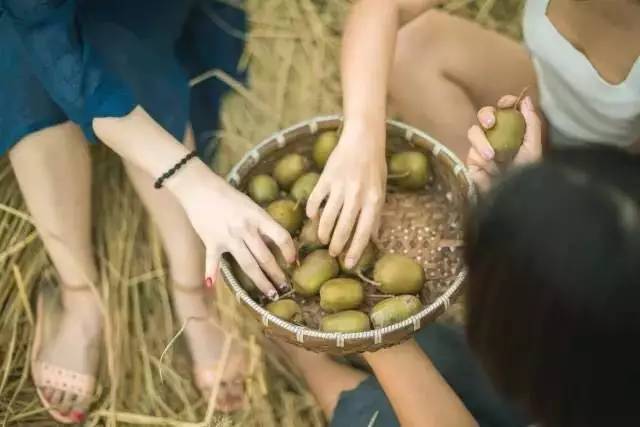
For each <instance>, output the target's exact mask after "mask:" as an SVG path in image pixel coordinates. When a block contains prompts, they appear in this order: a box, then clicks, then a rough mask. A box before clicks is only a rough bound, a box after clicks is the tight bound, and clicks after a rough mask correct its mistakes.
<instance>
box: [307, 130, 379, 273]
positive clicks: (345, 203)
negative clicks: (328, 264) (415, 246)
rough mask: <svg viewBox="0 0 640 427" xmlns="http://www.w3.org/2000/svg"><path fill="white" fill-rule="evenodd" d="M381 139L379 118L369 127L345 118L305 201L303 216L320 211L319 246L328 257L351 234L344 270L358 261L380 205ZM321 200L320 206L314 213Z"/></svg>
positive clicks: (336, 252)
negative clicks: (324, 245)
mask: <svg viewBox="0 0 640 427" xmlns="http://www.w3.org/2000/svg"><path fill="white" fill-rule="evenodd" d="M385 141H386V128H385V123H384V122H382V123H381V124H380V125H379V126H373V127H372V126H370V125H368V124H367V125H365V124H361V123H357V124H352V123H349V122H346V123H345V127H344V129H343V132H342V134H341V136H340V141H339V142H338V145H337V146H336V148H335V149H334V150H333V152H332V153H331V156H330V157H329V160H328V161H327V164H326V166H325V168H324V170H323V172H322V175H321V176H320V179H319V180H318V183H317V184H316V186H315V188H314V190H313V192H312V193H311V195H310V197H309V201H308V202H307V209H306V212H307V216H308V217H309V218H315V217H316V216H317V215H321V216H320V223H319V227H318V237H319V239H320V241H321V242H322V243H323V244H329V253H330V254H331V256H338V255H340V254H341V253H342V251H343V250H345V246H346V244H347V242H348V241H349V238H350V237H351V236H352V234H353V237H352V239H351V244H350V247H349V248H348V250H347V254H346V258H345V264H346V267H347V268H351V267H353V266H354V265H355V264H356V263H357V262H358V260H359V259H360V256H361V255H362V252H363V251H364V249H365V247H366V246H367V244H368V243H369V240H370V239H371V236H372V234H373V233H374V232H375V229H376V227H377V224H378V219H379V216H380V211H381V210H382V206H383V205H384V196H385V189H386V180H387V163H386V159H385ZM324 200H326V205H325V206H324V208H323V210H322V213H320V205H321V203H322V202H323V201H324ZM356 220H357V224H356ZM334 226H335V228H334ZM354 229H355V232H353V233H352V231H353V230H354Z"/></svg>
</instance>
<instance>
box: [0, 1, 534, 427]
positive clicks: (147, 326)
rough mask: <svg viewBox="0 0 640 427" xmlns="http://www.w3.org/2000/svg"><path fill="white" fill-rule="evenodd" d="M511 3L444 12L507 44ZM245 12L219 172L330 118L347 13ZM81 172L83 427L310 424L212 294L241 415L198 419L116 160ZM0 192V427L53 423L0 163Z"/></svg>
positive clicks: (222, 295) (21, 214)
mask: <svg viewBox="0 0 640 427" xmlns="http://www.w3.org/2000/svg"><path fill="white" fill-rule="evenodd" d="M521 2H522V0H500V2H498V1H497V0H452V1H450V2H449V4H448V5H447V6H446V8H447V9H449V10H452V11H454V12H455V13H460V14H462V15H465V16H467V17H470V18H472V19H476V20H478V21H479V22H481V23H482V24H483V25H486V26H489V27H491V28H495V29H498V30H500V31H504V32H506V33H508V34H511V35H513V36H515V37H519V35H520V28H519V25H518V24H517V21H518V19H517V17H518V16H519V6H520V4H521ZM246 7H247V8H248V11H249V16H250V20H251V22H252V30H251V32H250V34H249V35H248V43H247V49H246V55H245V57H244V61H243V64H244V65H245V66H248V68H249V71H250V84H249V88H248V89H245V88H242V87H240V86H239V85H237V84H235V83H234V82H231V81H229V83H230V84H231V85H232V86H233V87H234V89H235V93H234V95H232V96H230V97H229V98H228V99H227V100H226V102H225V106H224V109H223V112H222V123H223V126H222V130H221V131H220V133H219V135H218V138H219V140H220V141H221V143H222V147H221V151H220V155H219V156H218V158H217V162H216V164H215V165H214V167H215V169H217V170H218V171H221V172H224V171H225V170H227V169H228V168H229V166H230V165H231V164H232V162H234V161H236V160H237V159H238V158H239V156H240V155H241V154H242V153H243V152H244V151H246V150H247V149H248V148H249V147H251V146H252V145H253V144H255V143H256V142H257V141H259V140H261V139H262V138H264V137H265V136H267V135H268V134H270V133H272V132H273V131H275V130H277V129H279V128H282V127H284V126H287V125H290V124H292V123H294V122H296V121H299V120H303V119H306V118H308V117H310V116H313V115H316V114H320V113H332V112H336V111H339V105H340V104H339V103H340V86H339V78H338V66H337V59H338V49H339V35H340V28H341V25H342V20H343V19H344V16H345V13H346V11H347V9H348V3H347V2H345V1H344V0H327V1H312V0H297V1H293V0H251V1H249V2H248V4H247V6H246ZM216 77H218V78H221V79H223V80H225V81H228V79H227V78H226V76H224V75H220V74H216ZM320 89H321V90H320ZM94 164H95V168H94V169H95V172H94V173H95V175H96V178H95V182H96V183H97V184H96V187H97V188H96V189H95V191H94V195H95V196H94V197H95V204H94V206H95V210H94V212H96V227H95V244H96V253H97V258H98V264H99V271H100V281H99V284H97V290H98V291H99V292H100V293H101V295H102V297H103V299H104V307H105V309H106V310H105V314H106V317H107V330H106V334H105V335H106V336H105V348H106V351H105V352H104V353H103V355H104V357H103V358H102V359H103V360H102V362H103V363H102V366H101V373H100V384H101V387H100V389H99V390H98V393H99V400H98V402H97V403H96V405H95V406H94V412H93V414H92V415H91V417H90V419H89V421H88V422H87V425H114V426H115V425H151V426H158V425H175V426H179V425H216V426H218V425H219V426H232V425H242V426H258V425H259V426H266V427H269V426H301V425H304V426H320V425H323V423H324V421H323V419H322V416H321V413H320V411H319V409H318V408H317V407H316V405H315V403H314V400H313V398H312V396H311V395H310V394H309V392H308V391H307V390H306V388H305V386H304V384H303V383H302V382H301V381H300V380H299V379H298V378H297V377H296V376H295V375H292V374H291V369H290V367H289V366H288V365H287V362H286V360H285V359H284V358H282V357H281V356H279V354H278V352H277V351H275V350H274V349H273V348H272V347H271V346H270V345H269V344H268V343H265V342H264V340H263V338H262V336H261V334H260V331H259V327H258V325H256V323H255V322H253V321H246V320H243V319H248V318H249V316H246V315H245V316H243V315H242V313H239V312H238V308H237V306H236V305H235V304H234V303H233V302H232V298H230V296H229V294H228V293H227V292H226V291H224V290H222V288H221V287H220V288H219V291H218V293H219V295H218V298H219V301H220V303H219V307H220V308H221V309H224V313H223V314H224V316H223V317H224V320H225V321H226V322H231V323H232V324H236V325H239V329H241V330H239V331H238V332H236V333H235V334H234V335H235V336H237V337H238V338H239V339H240V340H241V341H242V343H243V344H244V345H245V346H246V348H247V349H248V350H249V352H250V354H251V362H252V363H251V372H252V378H253V379H252V381H251V382H250V383H249V384H248V390H249V399H250V408H249V410H248V411H246V412H245V413H243V414H241V415H238V416H236V417H234V418H229V417H222V416H218V415H214V416H211V415H212V414H210V416H209V417H207V418H204V417H205V412H207V411H206V408H207V402H205V401H204V400H203V399H201V398H199V397H198V394H197V393H196V391H195V390H194V388H193V387H192V385H191V384H190V373H189V365H188V358H187V356H186V354H185V352H184V349H183V348H182V345H180V342H179V343H178V344H177V345H176V346H175V347H173V348H172V349H171V350H170V351H168V352H167V354H166V356H165V357H164V358H163V359H162V360H161V359H160V356H161V354H162V351H163V349H164V348H165V346H166V345H167V343H168V342H169V341H170V339H171V338H172V336H174V334H175V333H176V332H177V331H178V330H179V328H180V325H177V324H176V323H175V321H174V320H173V317H172V316H171V308H170V303H169V295H168V293H167V280H166V266H165V262H164V260H163V255H162V251H161V246H160V242H159V239H158V236H157V234H156V233H155V231H154V230H153V229H152V227H151V226H150V225H149V221H148V218H147V216H146V214H145V213H144V212H143V210H142V208H141V205H140V203H139V201H138V200H137V198H136V197H135V195H134V194H133V191H132V189H131V187H130V186H129V184H128V183H127V182H126V180H125V179H124V174H123V172H122V169H121V167H120V165H119V162H118V161H117V159H115V157H114V156H113V155H111V154H109V153H107V152H106V150H105V149H98V150H96V152H95V153H94ZM0 189H1V190H0V423H2V425H32V426H35V425H41V426H49V425H55V423H54V422H53V421H51V420H50V418H48V416H47V414H46V413H45V412H44V411H43V410H42V408H41V406H40V404H39V402H38V400H37V398H36V397H35V392H34V389H33V385H32V383H31V381H30V377H29V371H28V364H27V363H26V362H27V361H28V354H29V351H30V345H31V338H32V333H33V322H34V314H33V311H32V308H31V304H30V302H31V297H32V295H33V294H34V292H33V291H34V288H35V285H36V283H37V281H38V280H39V278H40V277H41V276H42V272H43V271H47V270H50V268H51V267H50V263H49V261H48V259H47V257H46V254H45V252H44V250H43V248H42V245H41V243H40V241H39V239H38V237H37V234H36V233H35V231H34V227H33V226H32V224H31V222H30V218H29V216H28V214H27V213H26V212H27V211H26V208H25V206H24V203H23V201H22V198H21V196H20V192H19V189H18V187H17V185H16V183H15V179H14V177H13V174H12V172H11V169H10V167H9V165H8V162H7V160H6V159H3V160H2V161H1V162H0ZM160 368H162V378H161V376H160V374H159V372H160ZM203 419H204V420H205V421H204V422H201V420H203ZM188 423H195V424H188Z"/></svg>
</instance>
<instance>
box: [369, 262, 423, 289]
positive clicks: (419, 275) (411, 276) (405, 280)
mask: <svg viewBox="0 0 640 427" xmlns="http://www.w3.org/2000/svg"><path fill="white" fill-rule="evenodd" d="M373 280H375V281H376V282H377V283H378V286H379V290H380V292H382V293H385V294H392V295H398V294H416V293H418V292H420V291H421V290H422V287H423V286H424V281H425V277H424V270H423V269H422V266H421V265H420V264H418V263H417V262H416V261H414V260H413V259H411V258H409V257H407V256H404V255H399V254H386V255H385V256H383V257H382V258H380V259H379V260H378V262H376V264H375V266H374V267H373Z"/></svg>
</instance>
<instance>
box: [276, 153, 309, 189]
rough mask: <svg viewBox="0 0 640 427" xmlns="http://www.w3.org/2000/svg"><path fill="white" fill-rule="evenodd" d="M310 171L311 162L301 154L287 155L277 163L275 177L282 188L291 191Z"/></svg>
mask: <svg viewBox="0 0 640 427" xmlns="http://www.w3.org/2000/svg"><path fill="white" fill-rule="evenodd" d="M307 170H309V160H307V158H306V157H304V156H301V155H300V154H296V153H291V154H287V155H286V156H284V157H283V158H281V159H280V160H278V163H276V165H275V167H274V168H273V177H274V178H275V180H276V181H277V182H278V185H280V188H283V189H285V190H289V189H290V188H291V186H292V185H293V183H294V182H296V180H297V179H298V178H300V177H301V176H302V175H304V174H305V173H306V172H307Z"/></svg>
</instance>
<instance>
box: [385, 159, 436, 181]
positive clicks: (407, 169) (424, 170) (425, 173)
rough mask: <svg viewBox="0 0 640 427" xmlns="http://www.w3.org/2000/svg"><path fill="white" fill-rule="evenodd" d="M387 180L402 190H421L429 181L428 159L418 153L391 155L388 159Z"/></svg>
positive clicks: (429, 167)
mask: <svg viewBox="0 0 640 427" xmlns="http://www.w3.org/2000/svg"><path fill="white" fill-rule="evenodd" d="M405 175H406V176H405ZM394 176H395V177H394ZM396 177H397V178H396ZM389 179H390V180H391V182H393V184H394V185H396V186H398V187H400V188H402V189H404V190H420V189H423V188H424V187H425V186H426V185H427V183H428V182H429V180H430V179H431V166H430V164H429V158H428V157H427V156H426V155H425V154H424V153H422V152H420V151H403V152H401V153H396V154H394V155H392V156H391V158H390V159H389Z"/></svg>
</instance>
